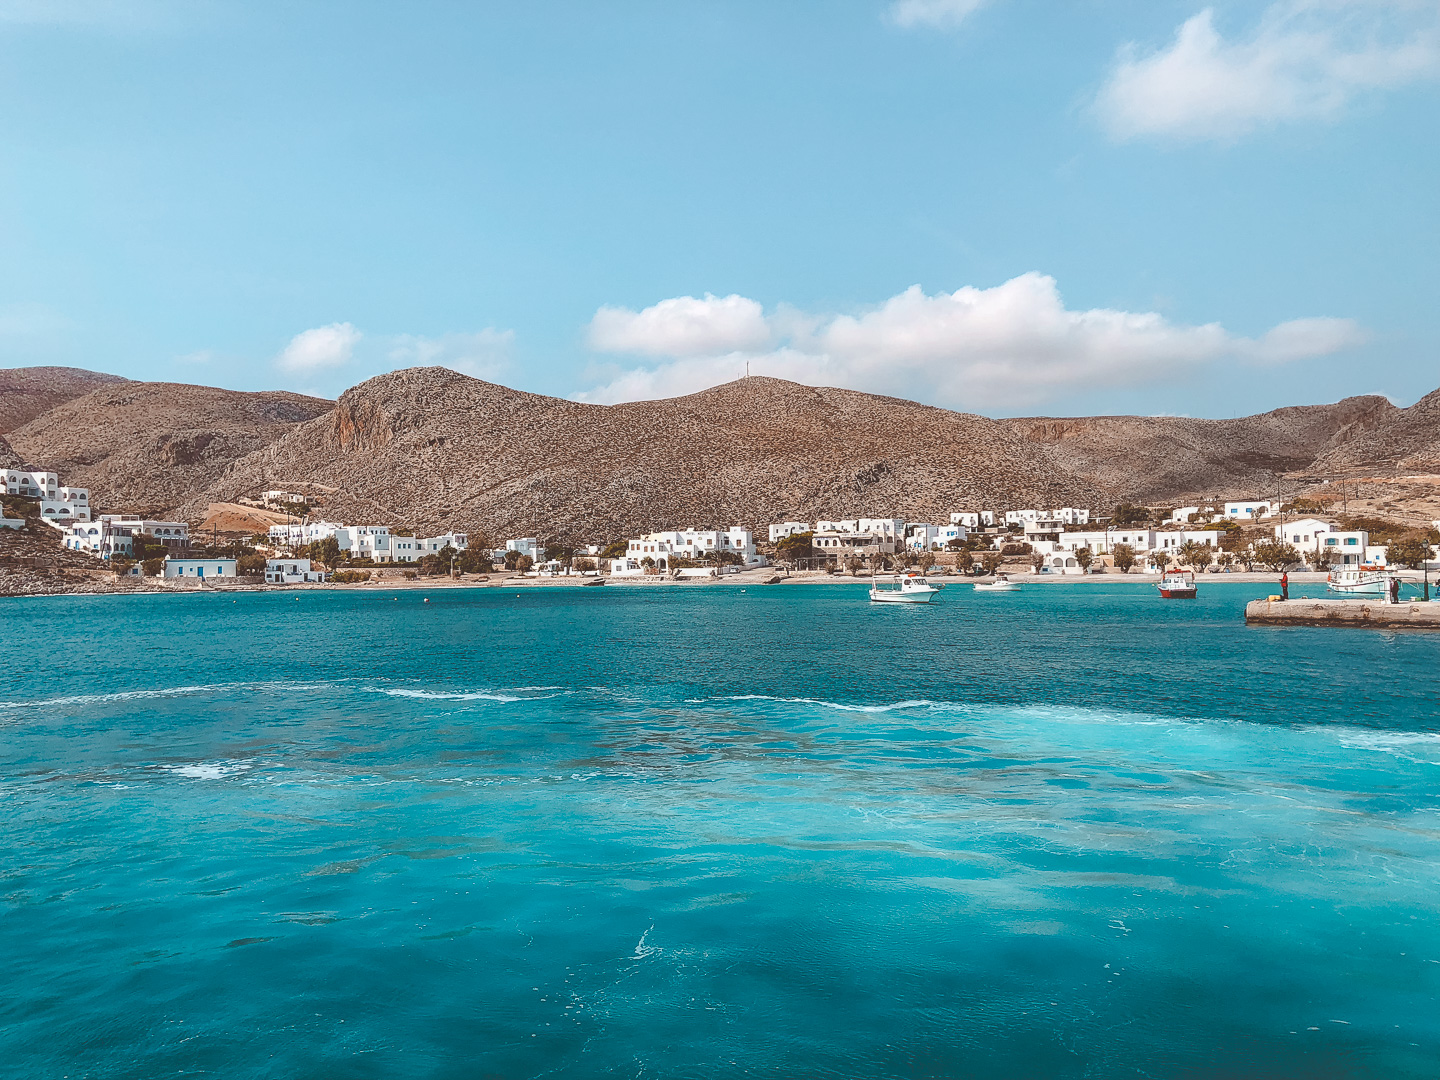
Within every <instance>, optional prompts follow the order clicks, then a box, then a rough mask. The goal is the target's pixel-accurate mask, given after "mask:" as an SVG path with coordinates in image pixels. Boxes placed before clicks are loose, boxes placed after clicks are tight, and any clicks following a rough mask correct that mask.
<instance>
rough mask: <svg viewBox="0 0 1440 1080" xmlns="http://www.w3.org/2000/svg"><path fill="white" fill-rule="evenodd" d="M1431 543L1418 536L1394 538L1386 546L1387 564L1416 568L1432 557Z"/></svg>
mask: <svg viewBox="0 0 1440 1080" xmlns="http://www.w3.org/2000/svg"><path fill="white" fill-rule="evenodd" d="M1430 555H1431V552H1430V545H1429V544H1427V543H1425V541H1424V540H1423V539H1421V538H1420V537H1418V536H1408V537H1404V538H1402V539H1399V540H1392V541H1390V543H1389V544H1387V545H1386V547H1385V564H1386V565H1387V566H1404V567H1407V568H1408V569H1411V570H1414V569H1416V568H1417V567H1419V566H1420V565H1421V564H1422V563H1424V562H1426V561H1427V560H1428V559H1429V558H1430Z"/></svg>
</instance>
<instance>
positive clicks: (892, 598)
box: [870, 574, 943, 604]
mask: <svg viewBox="0 0 1440 1080" xmlns="http://www.w3.org/2000/svg"><path fill="white" fill-rule="evenodd" d="M942 587H943V586H940V585H931V584H930V582H928V581H926V580H925V579H924V578H923V577H921V576H920V575H919V574H906V575H905V576H904V577H903V578H900V579H899V580H898V581H897V582H896V583H895V584H893V585H881V584H880V583H879V582H872V583H871V585H870V599H871V600H874V601H876V602H878V603H887V604H928V603H929V602H930V601H931V600H933V599H934V598H935V594H936V593H938V592H939V591H940V589H941V588H942Z"/></svg>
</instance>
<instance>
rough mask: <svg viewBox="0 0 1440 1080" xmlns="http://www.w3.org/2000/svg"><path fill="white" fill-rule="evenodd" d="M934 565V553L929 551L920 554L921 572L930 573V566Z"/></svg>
mask: <svg viewBox="0 0 1440 1080" xmlns="http://www.w3.org/2000/svg"><path fill="white" fill-rule="evenodd" d="M934 565H935V556H934V555H933V554H932V553H930V552H928V551H927V552H925V554H924V555H921V556H920V572H921V573H922V574H925V573H929V572H930V568H931V567H932V566H934Z"/></svg>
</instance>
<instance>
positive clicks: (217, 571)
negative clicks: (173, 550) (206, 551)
mask: <svg viewBox="0 0 1440 1080" xmlns="http://www.w3.org/2000/svg"><path fill="white" fill-rule="evenodd" d="M165 577H166V578H167V579H168V578H196V579H198V580H200V581H233V580H234V579H235V560H234V559H174V558H170V557H168V556H167V557H166V559H165Z"/></svg>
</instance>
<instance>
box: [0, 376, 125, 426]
mask: <svg viewBox="0 0 1440 1080" xmlns="http://www.w3.org/2000/svg"><path fill="white" fill-rule="evenodd" d="M128 381H129V380H127V379H122V378H121V377H120V376H119V375H104V374H102V373H100V372H98V371H84V370H82V369H80V368H69V367H28V368H5V369H0V435H3V434H5V433H6V432H7V431H14V430H15V429H16V428H18V427H20V426H22V425H24V424H27V423H29V422H30V421H31V420H33V419H35V417H37V416H39V415H40V414H41V413H46V412H49V411H50V410H51V409H53V408H54V407H55V406H56V405H60V404H62V403H64V402H66V401H70V400H71V399H72V398H77V397H80V396H82V395H84V394H88V393H90V391H92V390H94V389H96V388H98V387H101V386H106V385H109V384H111V383H123V382H128Z"/></svg>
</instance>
